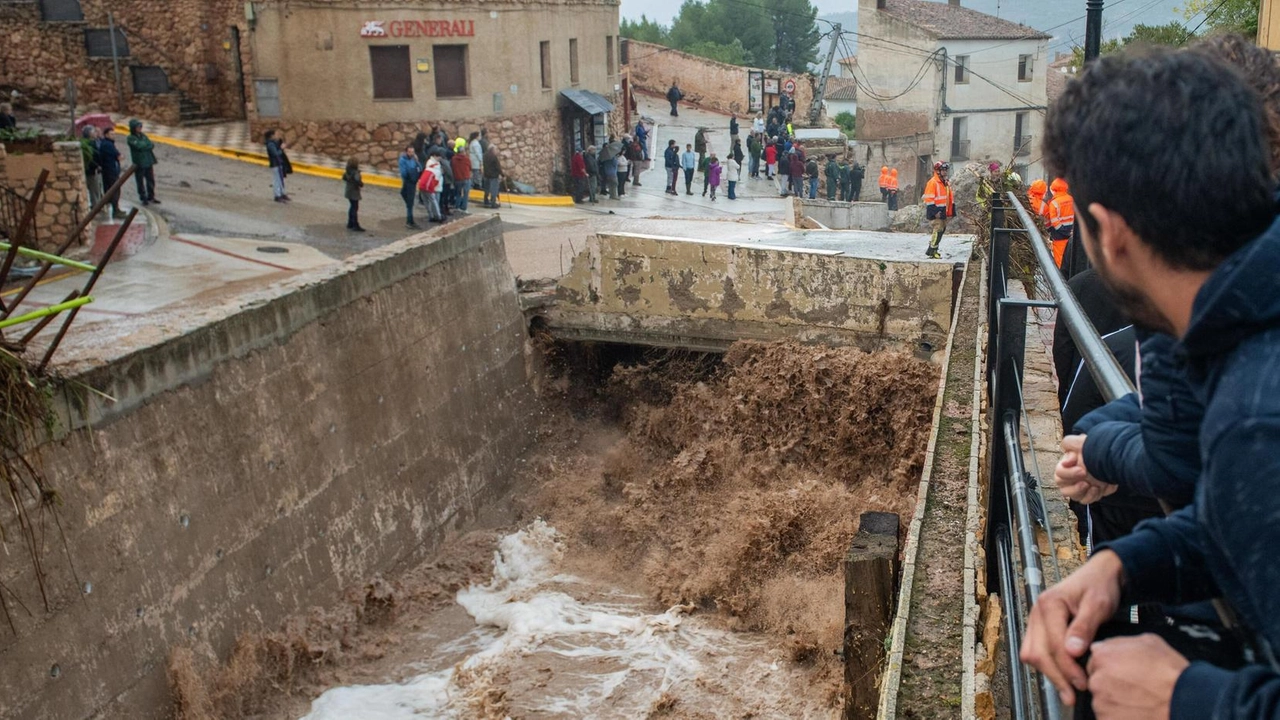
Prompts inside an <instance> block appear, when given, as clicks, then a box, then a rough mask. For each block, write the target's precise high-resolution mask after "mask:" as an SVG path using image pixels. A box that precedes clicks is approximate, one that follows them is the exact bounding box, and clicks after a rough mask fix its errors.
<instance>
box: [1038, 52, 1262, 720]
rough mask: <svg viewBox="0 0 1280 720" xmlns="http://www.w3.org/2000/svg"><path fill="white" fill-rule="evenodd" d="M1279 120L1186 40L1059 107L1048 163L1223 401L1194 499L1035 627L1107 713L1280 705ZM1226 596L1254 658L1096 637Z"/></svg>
mask: <svg viewBox="0 0 1280 720" xmlns="http://www.w3.org/2000/svg"><path fill="white" fill-rule="evenodd" d="M1099 107H1104V108H1107V112H1105V113H1099V112H1096V108H1099ZM1190 107H1194V108H1195V112H1188V108H1190ZM1263 127H1264V120H1263V112H1262V109H1261V105H1260V102H1259V100H1258V97H1257V96H1256V95H1255V94H1254V93H1253V92H1252V91H1251V90H1250V89H1249V88H1248V87H1247V86H1246V85H1245V83H1244V80H1243V79H1242V78H1241V77H1240V76H1239V75H1238V74H1236V73H1235V72H1234V71H1232V70H1230V69H1228V68H1226V67H1225V66H1223V65H1220V64H1218V63H1217V62H1215V61H1213V60H1210V59H1208V58H1204V57H1198V56H1197V55H1195V54H1193V53H1186V52H1171V51H1149V52H1147V53H1146V54H1145V55H1141V56H1139V55H1130V54H1127V53H1120V54H1116V55H1110V56H1105V57H1103V58H1101V59H1099V60H1096V61H1095V62H1094V63H1093V64H1092V65H1091V66H1090V67H1089V68H1088V69H1086V70H1085V71H1084V72H1083V73H1082V74H1081V75H1080V77H1079V78H1078V79H1077V80H1075V81H1074V82H1072V83H1071V84H1069V85H1068V86H1067V89H1066V90H1065V91H1064V93H1063V95H1062V97H1061V98H1060V99H1059V100H1058V101H1057V103H1056V104H1055V106H1054V108H1053V110H1052V111H1051V112H1050V113H1049V116H1048V121H1047V124H1046V128H1045V140H1044V152H1045V160H1046V165H1047V166H1048V167H1049V168H1050V169H1051V170H1052V171H1054V173H1055V174H1057V175H1060V176H1063V177H1066V178H1067V179H1068V182H1070V183H1071V187H1072V190H1073V194H1074V196H1075V199H1076V201H1077V205H1076V206H1077V207H1078V208H1080V211H1081V217H1082V219H1083V223H1081V224H1082V225H1083V226H1084V227H1083V229H1082V231H1081V237H1082V239H1083V242H1084V246H1085V250H1086V252H1087V253H1088V255H1089V259H1090V260H1091V262H1092V264H1093V266H1094V267H1095V268H1096V269H1097V270H1098V272H1099V274H1100V275H1101V276H1102V278H1103V279H1104V280H1105V281H1106V283H1107V285H1108V286H1109V287H1111V288H1112V290H1113V291H1114V292H1115V295H1116V297H1117V298H1118V299H1119V301H1120V302H1121V303H1122V304H1123V305H1124V306H1125V309H1126V310H1127V311H1128V313H1129V315H1130V316H1131V317H1133V319H1134V320H1135V321H1136V322H1138V323H1140V324H1141V325H1143V326H1144V327H1147V328H1149V329H1152V330H1155V331H1160V332H1166V333H1168V334H1171V335H1173V336H1175V337H1177V338H1179V339H1180V345H1179V347H1178V350H1177V352H1178V355H1179V356H1180V357H1184V358H1185V362H1186V368H1187V379H1188V382H1189V383H1190V386H1191V388H1192V390H1193V391H1194V392H1195V394H1196V396H1197V397H1199V398H1200V399H1201V401H1202V402H1203V403H1204V406H1205V414H1204V420H1203V422H1202V423H1201V426H1200V435H1199V437H1200V448H1201V464H1202V471H1201V474H1200V478H1199V480H1198V481H1197V483H1196V491H1195V501H1194V504H1193V505H1191V506H1188V507H1187V508H1184V509H1182V510H1180V511H1178V512H1176V513H1174V514H1173V515H1171V516H1169V517H1168V518H1164V519H1159V520H1150V521H1147V522H1145V523H1143V524H1141V525H1139V526H1138V527H1137V528H1136V529H1135V530H1134V532H1133V533H1132V534H1130V535H1129V536H1127V537H1124V538H1121V539H1119V540H1116V541H1115V542H1113V543H1111V544H1110V545H1108V546H1105V547H1103V548H1100V549H1099V551H1098V552H1097V553H1095V555H1094V556H1093V557H1092V558H1091V559H1090V560H1089V562H1087V563H1086V564H1085V565H1084V566H1083V567H1081V568H1080V569H1079V570H1077V571H1076V572H1074V573H1072V575H1071V576H1070V577H1068V578H1066V579H1065V580H1063V581H1062V582H1061V583H1060V584H1058V585H1056V586H1054V587H1053V588H1051V589H1050V590H1048V591H1047V592H1045V593H1044V594H1043V595H1041V597H1040V601H1039V602H1038V603H1036V605H1035V607H1034V608H1033V609H1032V612H1031V616H1030V619H1029V621H1028V625H1027V631H1026V636H1025V638H1026V639H1025V641H1024V643H1023V646H1022V657H1023V659H1024V660H1026V661H1027V662H1030V663H1031V664H1033V665H1034V666H1036V667H1037V668H1039V669H1040V670H1041V671H1042V672H1043V673H1044V674H1045V676H1046V677H1047V678H1048V679H1049V680H1050V681H1052V682H1053V684H1054V685H1055V686H1056V687H1057V689H1058V691H1059V693H1060V694H1061V695H1062V697H1063V699H1064V700H1066V701H1068V702H1073V701H1074V700H1075V699H1076V693H1077V692H1080V691H1083V690H1086V689H1087V690H1088V691H1089V692H1090V693H1091V695H1092V707H1093V709H1094V710H1095V711H1096V712H1097V714H1098V716H1099V717H1102V718H1108V717H1124V718H1169V719H1170V720H1188V719H1190V718H1222V719H1227V718H1230V719H1233V720H1244V719H1246V718H1249V719H1255V718H1256V719H1262V718H1275V717H1276V716H1277V714H1280V672H1277V665H1276V662H1275V660H1274V657H1275V655H1274V653H1273V648H1277V647H1280V593H1277V592H1276V588H1277V587H1280V558H1277V555H1276V548H1277V547H1280V522H1277V521H1276V518H1278V517H1280V452H1277V448H1280V419H1278V418H1280V284H1277V283H1276V282H1275V278H1276V277H1278V276H1280V223H1277V218H1276V203H1275V199H1274V197H1273V196H1272V191H1273V188H1274V181H1273V179H1272V176H1271V171H1270V168H1269V162H1268V161H1269V149H1268V148H1267V147H1265V143H1264V140H1263ZM1191 148H1194V149H1195V150H1194V151H1189V149H1191ZM1152 187H1160V188H1161V192H1160V195H1159V196H1158V197H1153V196H1152V195H1151V193H1150V188H1152ZM1219 594H1220V595H1221V596H1222V598H1223V599H1224V600H1225V602H1226V604H1227V605H1229V606H1230V607H1231V608H1233V610H1234V614H1235V616H1236V617H1237V619H1238V625H1239V630H1240V632H1241V634H1242V635H1244V636H1245V637H1248V638H1249V639H1250V640H1251V641H1252V643H1251V644H1252V645H1253V646H1254V649H1255V651H1256V653H1255V657H1256V660H1255V661H1254V662H1253V664H1249V665H1246V666H1244V667H1242V668H1239V669H1232V668H1230V667H1225V666H1215V665H1212V664H1209V663H1205V662H1199V661H1195V658H1187V657H1184V656H1183V655H1181V654H1179V652H1178V651H1177V650H1175V649H1173V648H1172V647H1170V645H1169V644H1168V643H1166V642H1165V640H1163V639H1161V638H1160V637H1157V636H1155V635H1143V636H1139V637H1121V638H1115V639H1109V640H1103V641H1101V642H1093V641H1094V640H1095V638H1096V637H1097V635H1098V631H1099V628H1100V627H1101V626H1102V625H1103V624H1104V623H1105V622H1106V621H1108V620H1109V619H1110V618H1111V617H1112V616H1113V614H1114V613H1115V612H1116V610H1117V609H1118V608H1120V607H1121V606H1122V605H1131V604H1139V603H1144V602H1165V603H1189V602H1197V601H1202V600H1206V599H1209V598H1212V597H1214V596H1215V595H1219ZM1086 653H1088V654H1089V659H1088V660H1087V666H1086V667H1082V666H1081V659H1082V658H1083V657H1084V656H1085V655H1086Z"/></svg>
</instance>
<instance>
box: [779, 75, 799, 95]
mask: <svg viewBox="0 0 1280 720" xmlns="http://www.w3.org/2000/svg"><path fill="white" fill-rule="evenodd" d="M782 91H783V92H785V93H786V94H788V95H794V94H795V92H796V81H795V78H787V81H786V82H784V83H782Z"/></svg>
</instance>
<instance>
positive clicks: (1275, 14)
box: [1258, 0, 1280, 52]
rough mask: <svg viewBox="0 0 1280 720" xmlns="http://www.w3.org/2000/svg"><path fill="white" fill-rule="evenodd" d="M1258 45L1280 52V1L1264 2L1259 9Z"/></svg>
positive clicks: (1269, 0) (1264, 0)
mask: <svg viewBox="0 0 1280 720" xmlns="http://www.w3.org/2000/svg"><path fill="white" fill-rule="evenodd" d="M1258 44H1259V45H1261V46H1262V47H1264V48H1266V49H1268V50H1273V51H1278V52H1280V0H1262V5H1261V7H1259V8H1258Z"/></svg>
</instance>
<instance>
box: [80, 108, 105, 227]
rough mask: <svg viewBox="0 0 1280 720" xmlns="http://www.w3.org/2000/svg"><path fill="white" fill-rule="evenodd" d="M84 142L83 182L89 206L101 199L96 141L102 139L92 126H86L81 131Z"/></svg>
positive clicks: (100, 166) (99, 163)
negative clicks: (86, 189)
mask: <svg viewBox="0 0 1280 720" xmlns="http://www.w3.org/2000/svg"><path fill="white" fill-rule="evenodd" d="M82 135H83V137H84V141H83V144H82V147H83V148H84V150H83V154H84V182H85V187H86V188H88V190H89V206H90V207H93V206H94V205H97V204H98V201H99V200H101V199H102V163H101V161H99V160H98V140H99V138H101V137H102V135H101V133H100V132H99V130H98V128H97V127H96V126H94V125H86V126H85V128H84V130H83V131H82Z"/></svg>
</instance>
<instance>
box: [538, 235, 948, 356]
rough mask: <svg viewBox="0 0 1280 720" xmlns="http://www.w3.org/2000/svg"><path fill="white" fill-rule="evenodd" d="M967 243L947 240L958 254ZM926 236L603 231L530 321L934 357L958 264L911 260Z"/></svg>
mask: <svg viewBox="0 0 1280 720" xmlns="http://www.w3.org/2000/svg"><path fill="white" fill-rule="evenodd" d="M788 243H795V244H788ZM970 243H971V239H968V240H961V242H960V243H957V249H958V250H959V251H961V252H962V256H963V257H967V256H968V248H969V247H970ZM925 244H927V239H925V238H924V237H923V236H915V235H906V234H896V235H891V234H887V233H837V232H813V233H804V232H777V233H773V234H771V235H769V236H768V238H767V240H766V241H760V240H751V239H745V240H736V239H730V240H692V239H688V238H678V237H666V236H656V235H639V234H629V233H601V234H598V235H595V236H593V237H591V238H589V239H588V242H587V246H586V247H585V248H583V249H582V250H581V251H580V252H579V253H578V254H577V255H576V256H575V257H574V260H573V265H572V267H571V268H570V270H569V272H568V273H567V274H566V275H565V276H564V277H563V278H562V279H561V280H560V282H559V283H558V285H557V287H556V290H555V296H556V302H554V303H551V304H549V305H547V306H545V307H543V308H541V309H540V310H539V311H538V312H539V315H540V320H539V322H541V323H543V324H545V326H546V327H547V328H548V329H549V330H550V331H551V333H552V335H554V336H556V337H560V338H563V339H576V340H596V341H604V342H625V343H636V344H643V345H656V346H667V347H682V348H690V349H699V350H708V351H720V350H724V349H725V348H727V347H728V346H729V345H731V344H732V343H733V342H734V341H736V340H742V339H757V340H778V339H785V338H790V339H798V340H801V341H804V342H820V343H826V344H831V345H841V346H844V345H852V346H857V347H860V348H863V349H865V350H876V349H882V348H897V349H905V350H908V351H910V352H913V353H915V354H916V355H917V356H919V357H922V358H926V359H935V357H934V356H935V355H937V354H938V353H939V352H940V351H941V349H942V348H943V346H944V345H945V344H946V334H947V329H946V328H947V324H948V319H949V318H950V316H951V309H952V298H953V290H954V287H955V277H956V267H957V264H956V263H953V262H949V261H945V260H944V261H929V260H924V259H917V258H916V257H915V251H916V250H918V249H920V248H923V247H924V246H925ZM958 265H959V267H960V268H961V269H963V262H961V263H959V264H958Z"/></svg>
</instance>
